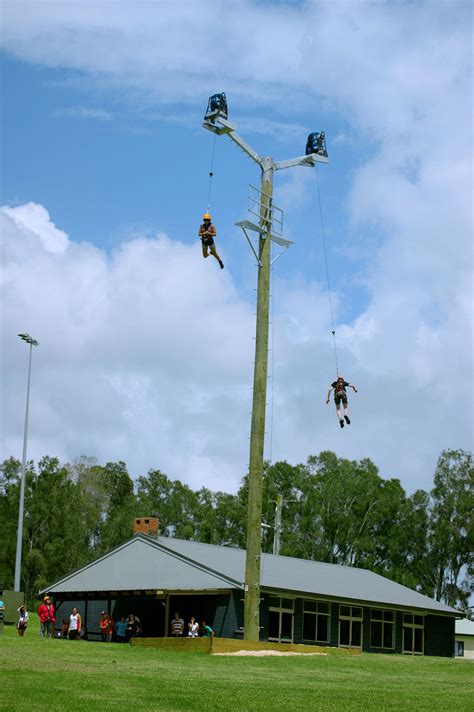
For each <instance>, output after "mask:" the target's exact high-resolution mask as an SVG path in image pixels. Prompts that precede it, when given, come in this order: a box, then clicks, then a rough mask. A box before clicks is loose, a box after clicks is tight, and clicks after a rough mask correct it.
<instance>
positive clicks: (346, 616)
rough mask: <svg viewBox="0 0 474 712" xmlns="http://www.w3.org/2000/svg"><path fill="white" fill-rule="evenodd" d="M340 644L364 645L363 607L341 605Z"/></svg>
mask: <svg viewBox="0 0 474 712" xmlns="http://www.w3.org/2000/svg"><path fill="white" fill-rule="evenodd" d="M339 645H340V646H341V647H344V648H361V647H362V608H359V607H358V606H340V608H339Z"/></svg>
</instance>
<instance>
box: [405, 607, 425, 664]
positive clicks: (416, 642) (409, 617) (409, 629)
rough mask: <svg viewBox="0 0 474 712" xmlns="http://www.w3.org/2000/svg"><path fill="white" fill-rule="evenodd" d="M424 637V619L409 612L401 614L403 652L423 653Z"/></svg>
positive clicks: (411, 653)
mask: <svg viewBox="0 0 474 712" xmlns="http://www.w3.org/2000/svg"><path fill="white" fill-rule="evenodd" d="M424 638H425V619H424V617H423V616H416V615H413V614H411V613H404V614H403V652H404V653H408V654H410V655H423V651H424V642H425V641H424Z"/></svg>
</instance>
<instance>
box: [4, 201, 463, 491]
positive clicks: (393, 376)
mask: <svg viewBox="0 0 474 712" xmlns="http://www.w3.org/2000/svg"><path fill="white" fill-rule="evenodd" d="M0 232H1V234H2V241H3V255H4V260H3V270H2V280H1V290H2V294H1V297H2V304H3V307H4V309H3V319H2V331H3V339H2V340H3V349H2V357H3V366H2V369H3V379H2V409H3V428H2V433H3V439H2V447H1V457H2V458H3V457H8V456H10V455H11V454H13V455H15V456H17V457H19V456H20V453H21V445H22V433H23V429H22V425H23V412H24V391H25V386H26V368H27V350H26V348H25V344H24V343H23V342H22V341H20V340H19V339H18V338H17V337H16V334H17V333H18V332H20V331H27V332H29V333H31V334H32V335H33V336H34V337H35V338H37V339H38V340H39V342H40V346H39V347H38V348H37V349H36V350H35V352H34V360H33V378H32V392H31V412H30V440H29V457H31V458H35V459H37V458H39V457H41V456H42V455H44V454H52V455H57V456H59V457H60V458H62V459H63V460H69V459H72V458H74V457H77V456H80V455H81V454H86V455H92V456H95V457H97V458H98V460H99V461H100V462H106V461H116V460H119V459H122V460H125V461H126V462H127V463H128V465H129V468H130V471H131V473H132V474H133V475H138V474H141V473H143V472H145V471H147V470H148V469H149V468H151V467H159V468H161V469H162V470H163V471H165V472H167V473H168V474H169V475H170V476H171V477H179V478H181V479H182V480H184V481H186V482H188V483H190V484H191V485H192V486H194V487H199V486H201V485H207V486H210V487H212V488H222V489H227V490H233V489H235V488H236V487H237V485H238V482H239V480H240V478H241V477H242V475H243V474H244V472H245V470H246V465H247V462H248V435H249V425H250V417H249V410H250V407H251V379H252V360H253V348H254V340H253V335H254V314H253V312H254V306H253V305H252V304H248V303H246V302H245V301H243V300H242V299H241V298H240V297H239V295H238V293H237V292H236V290H235V288H234V285H233V282H232V279H231V276H230V273H229V272H228V271H226V270H225V271H224V272H221V270H219V269H218V266H217V264H215V263H214V261H212V262H210V261H209V260H206V261H204V260H202V258H201V257H200V254H199V250H198V249H196V247H188V246H186V245H184V244H182V243H181V242H179V241H176V240H171V239H170V238H169V237H167V236H166V235H163V234H158V235H156V236H155V237H153V238H150V237H145V236H144V237H135V238H133V239H131V240H130V241H128V242H124V243H123V244H122V245H121V246H120V248H119V249H118V250H117V251H116V252H114V253H113V254H112V255H110V256H109V255H107V253H106V252H105V251H102V250H100V249H98V248H97V247H94V246H92V245H91V244H89V243H87V242H83V243H79V244H78V243H74V242H72V241H70V240H69V239H68V238H67V236H66V235H65V233H64V232H62V231H61V230H59V229H58V228H57V227H56V226H55V225H54V224H53V223H52V222H51V221H50V219H49V216H48V213H47V211H46V210H45V208H44V207H42V206H39V205H35V204H32V203H29V204H27V205H22V206H19V207H16V208H8V207H6V208H3V209H2V210H1V212H0ZM389 286H390V285H389ZM406 287H407V285H405V288H404V290H403V296H402V297H401V298H400V302H401V304H402V307H403V309H404V311H403V314H402V317H403V318H402V319H400V318H399V316H397V314H398V312H397V310H396V309H394V306H393V301H394V300H395V295H396V293H397V290H396V289H393V288H391V289H389V290H387V294H386V299H387V302H388V305H387V304H386V303H385V302H384V300H383V299H382V298H377V299H376V300H375V301H374V302H373V303H372V304H371V306H370V308H369V309H368V311H367V312H366V314H364V315H362V316H360V317H359V318H358V319H357V320H356V322H355V323H354V325H353V326H347V327H344V328H343V329H342V330H341V340H340V352H341V358H342V360H343V361H344V362H346V363H347V362H351V363H352V364H353V368H352V371H351V373H350V374H349V373H346V374H344V375H346V376H347V377H348V378H350V380H352V381H353V382H355V383H356V384H357V385H358V386H359V388H360V392H359V393H358V394H357V395H354V396H353V397H352V398H351V413H352V418H353V423H352V425H351V426H350V428H348V427H346V428H345V430H344V431H340V430H339V428H338V427H337V423H336V420H335V415H334V413H333V408H334V406H333V404H332V403H331V404H330V405H329V406H326V405H325V404H324V396H325V389H326V387H327V381H328V379H330V378H331V374H329V375H328V374H327V373H324V374H323V373H321V372H320V371H319V370H318V368H317V364H319V363H329V362H330V359H331V343H330V342H329V341H328V340H327V336H326V335H327V333H328V324H327V323H326V322H325V320H324V318H322V317H321V314H325V313H326V311H327V310H326V309H325V300H326V295H325V294H324V293H322V292H321V290H320V289H319V287H318V286H317V285H310V284H307V283H304V282H301V283H299V284H296V283H292V284H285V283H283V282H282V281H281V280H280V279H278V278H277V281H276V284H275V290H274V291H275V293H276V305H277V310H276V313H275V344H274V346H275V352H274V359H273V360H274V369H275V373H274V375H275V380H274V386H273V392H274V408H273V413H274V418H273V429H272V431H271V435H272V442H273V448H272V455H273V459H278V458H286V459H288V460H289V461H292V462H297V461H304V460H305V459H306V457H307V456H308V455H309V454H312V453H317V452H319V451H320V450H322V449H333V450H335V451H336V452H337V453H338V454H339V455H341V456H347V457H351V458H360V457H364V456H368V457H371V458H372V459H373V460H374V461H375V462H376V464H378V465H379V466H380V467H381V470H382V474H385V475H386V476H399V477H400V478H401V479H402V482H403V483H404V484H405V486H406V487H407V488H408V489H409V490H411V489H413V488H414V487H415V486H425V487H428V486H429V483H430V480H431V477H432V470H433V466H434V463H435V460H436V457H437V456H438V454H439V451H440V449H441V448H442V447H457V446H464V447H467V446H468V445H469V443H468V438H469V434H468V428H467V427H466V425H467V421H465V420H463V419H462V418H461V417H460V402H459V401H460V393H461V398H462V399H466V400H465V401H464V403H465V405H466V407H467V405H468V404H467V398H468V390H469V384H468V383H467V382H466V381H464V380H462V379H461V381H457V383H458V385H460V384H461V383H462V386H461V388H462V390H461V391H460V390H459V388H456V387H454V385H455V383H456V378H457V373H458V372H457V369H458V368H459V373H460V374H462V373H465V372H466V369H468V368H469V355H468V354H466V353H465V352H463V349H460V348H459V346H460V345H461V344H464V345H465V342H466V339H465V336H466V334H465V332H464V336H463V330H462V323H463V320H464V319H465V317H466V316H468V312H467V311H466V310H468V304H467V300H466V299H464V298H463V290H464V289H465V287H464V286H463V285H462V284H458V287H457V289H455V292H456V295H457V296H456V297H455V298H454V300H450V304H451V306H450V307H448V306H447V305H446V309H445V311H446V316H441V317H440V322H439V324H438V327H436V328H435V327H434V326H433V325H431V327H428V326H427V325H425V324H424V322H423V320H422V318H421V313H422V311H423V307H424V304H425V303H426V301H427V299H428V298H427V299H421V300H417V299H416V298H413V299H412V300H410V292H409V290H408V291H407V289H406ZM415 297H416V295H415ZM408 300H410V313H408V311H405V309H407V310H408V306H407V304H408ZM397 307H398V305H397ZM387 314H389V317H390V318H389V319H388V320H387V318H386V315H387ZM405 316H406V319H408V320H409V321H410V323H411V320H413V322H414V325H413V326H414V329H415V331H414V332H413V340H412V341H411V342H409V343H406V333H403V334H401V333H400V332H399V331H397V330H396V332H395V335H392V329H393V327H395V328H396V329H397V327H398V328H399V329H401V328H402V327H401V325H403V323H404V320H405ZM430 323H432V322H431V321H430ZM453 330H454V332H453ZM408 333H410V332H408ZM450 333H457V334H458V338H457V339H456V340H451V339H449V338H447V336H449V334H450ZM398 339H400V341H397V340H398ZM453 342H454V343H453ZM425 361H426V366H425V367H423V364H424V363H425ZM420 364H421V367H420ZM451 378H452V379H453V380H454V383H453V388H452V389H451V388H448V387H446V385H447V382H448V380H449V379H451ZM271 391H272V389H271V388H270V389H269V399H268V400H269V402H270V403H271V400H272V399H271ZM269 415H270V410H269ZM267 429H268V430H270V429H271V423H270V418H269V421H268V428H267ZM269 435H270V433H269ZM269 442H270V437H268V438H267V456H268V455H269V454H270V452H269V450H268V445H269Z"/></svg>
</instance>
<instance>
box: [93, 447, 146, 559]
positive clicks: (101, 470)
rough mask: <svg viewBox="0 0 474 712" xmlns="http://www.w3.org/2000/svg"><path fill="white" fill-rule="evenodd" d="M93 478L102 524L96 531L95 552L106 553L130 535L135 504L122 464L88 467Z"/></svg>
mask: <svg viewBox="0 0 474 712" xmlns="http://www.w3.org/2000/svg"><path fill="white" fill-rule="evenodd" d="M92 475H93V476H95V477H97V484H96V488H97V489H96V491H97V494H98V496H99V497H100V498H101V505H100V506H101V509H102V511H103V515H102V518H103V521H102V522H101V524H100V526H99V532H98V541H99V544H98V547H97V549H98V553H102V552H105V551H109V550H110V549H112V548H114V547H115V546H118V545H119V544H121V543H122V542H124V541H126V540H127V539H129V538H130V537H131V536H132V534H133V520H134V518H135V516H138V515H137V508H138V502H137V498H136V496H135V491H134V484H133V480H132V478H131V477H130V475H129V474H128V471H127V466H126V464H125V463H124V462H121V461H120V462H108V463H107V464H106V465H105V467H100V466H96V467H94V468H92Z"/></svg>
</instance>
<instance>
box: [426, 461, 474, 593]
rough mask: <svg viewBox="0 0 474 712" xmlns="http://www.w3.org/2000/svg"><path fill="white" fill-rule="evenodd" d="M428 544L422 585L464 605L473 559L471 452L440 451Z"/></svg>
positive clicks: (473, 508)
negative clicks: (428, 548)
mask: <svg viewBox="0 0 474 712" xmlns="http://www.w3.org/2000/svg"><path fill="white" fill-rule="evenodd" d="M429 547H430V553H429V557H428V561H427V567H426V575H425V587H426V589H427V590H428V592H429V593H430V594H431V595H433V596H434V597H435V598H436V599H437V600H442V601H445V602H446V603H447V604H448V605H451V606H454V605H456V604H457V603H460V604H461V605H464V606H465V605H467V601H468V598H469V596H470V594H471V593H472V578H471V575H470V572H472V568H473V562H474V468H473V462H472V453H469V452H464V451H463V450H444V451H443V452H442V453H441V456H440V458H439V460H438V464H437V467H436V472H435V476H434V487H433V489H432V490H431V507H430V522H429Z"/></svg>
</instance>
